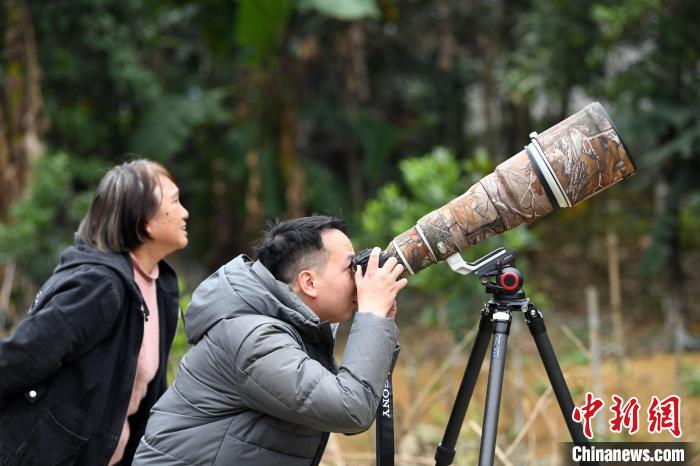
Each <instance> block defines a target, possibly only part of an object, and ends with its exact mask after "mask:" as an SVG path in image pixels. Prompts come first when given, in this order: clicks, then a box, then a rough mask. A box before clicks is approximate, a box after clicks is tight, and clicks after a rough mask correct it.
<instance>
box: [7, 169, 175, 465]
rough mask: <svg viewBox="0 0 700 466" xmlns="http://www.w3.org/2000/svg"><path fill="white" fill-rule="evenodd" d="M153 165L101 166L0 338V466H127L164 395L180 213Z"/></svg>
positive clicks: (169, 183) (168, 183)
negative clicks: (169, 259) (57, 253)
mask: <svg viewBox="0 0 700 466" xmlns="http://www.w3.org/2000/svg"><path fill="white" fill-rule="evenodd" d="M178 194H179V192H178V188H177V186H176V185H175V182H174V181H173V178H172V176H171V175H170V174H169V173H168V171H167V170H166V169H165V168H163V167H162V166H161V165H159V164H157V163H154V162H150V161H148V160H138V161H135V162H131V163H125V164H123V165H120V166H117V167H114V168H112V169H111V170H110V171H109V172H108V173H107V174H106V175H105V176H104V178H102V180H101V182H100V184H99V186H98V188H97V192H96V193H95V197H94V199H93V201H92V205H91V206H90V210H89V211H88V213H87V215H86V216H85V218H84V219H83V220H82V222H81V223H80V227H79V228H78V232H77V234H76V244H75V246H72V247H70V248H68V249H67V250H66V251H65V252H64V253H63V255H62V256H61V259H60V261H59V263H58V266H57V267H56V269H55V270H54V273H53V275H52V276H51V278H50V279H49V280H48V281H47V282H46V283H45V284H44V285H43V286H42V287H41V289H40V290H39V293H38V294H37V297H36V300H35V301H34V304H33V305H32V307H31V309H30V311H29V315H28V317H27V318H26V319H25V320H24V321H23V322H22V323H20V325H19V326H18V327H17V329H16V330H15V332H14V334H13V335H12V337H10V338H9V339H7V340H0V374H2V375H0V465H6V464H7V465H13V464H22V465H24V464H36V465H42V466H43V465H54V464H62V465H63V464H84V465H105V464H109V465H113V464H130V463H131V459H132V457H133V454H134V451H135V449H136V446H137V445H138V441H139V439H140V437H141V436H142V435H143V431H144V428H145V426H146V420H147V417H148V413H149V410H150V408H151V407H152V406H153V404H154V403H155V401H156V400H157V399H158V397H159V396H160V395H161V394H162V393H163V392H164V390H165V388H166V368H167V367H166V361H167V355H168V351H169V349H170V345H171V343H172V339H173V337H174V335H175V330H176V327H177V316H178V286H177V278H176V276H175V272H174V271H173V270H172V269H171V268H170V266H169V265H168V264H167V263H165V262H164V261H163V258H164V257H165V256H167V255H168V254H170V253H172V252H174V251H176V250H178V249H182V248H184V247H185V246H186V245H187V230H186V221H187V217H188V212H187V210H186V209H185V208H184V207H183V206H182V205H181V204H180V200H179V196H178Z"/></svg>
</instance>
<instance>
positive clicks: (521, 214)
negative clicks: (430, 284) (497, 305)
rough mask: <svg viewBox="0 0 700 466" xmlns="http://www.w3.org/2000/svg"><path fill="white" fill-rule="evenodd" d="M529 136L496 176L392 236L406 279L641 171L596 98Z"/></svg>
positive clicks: (394, 252)
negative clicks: (521, 148) (407, 276)
mask: <svg viewBox="0 0 700 466" xmlns="http://www.w3.org/2000/svg"><path fill="white" fill-rule="evenodd" d="M530 138H531V140H530V143H529V144H527V145H526V146H525V148H524V149H523V150H522V151H521V152H519V153H518V154H516V155H514V156H512V157H511V158H510V159H508V160H506V161H505V162H503V163H501V164H500V165H498V166H497V167H496V169H495V170H494V172H493V173H491V174H489V175H487V176H485V177H484V178H482V179H481V180H480V181H479V182H477V183H476V184H474V185H473V186H472V187H470V188H469V189H468V190H467V192H465V193H464V194H462V195H461V196H459V197H457V198H455V199H453V200H452V201H450V202H448V203H447V204H446V205H444V206H442V207H440V208H438V209H436V210H434V211H432V212H430V213H429V214H427V215H425V216H424V217H423V218H421V219H420V220H418V222H417V223H416V225H415V226H414V227H412V228H410V229H409V230H407V231H405V232H404V233H401V234H400V235H398V236H397V237H396V238H394V240H393V241H392V242H391V243H390V244H389V246H388V247H387V249H386V250H385V252H386V253H387V254H388V255H389V256H394V257H396V258H397V259H398V261H399V263H400V264H403V265H404V267H405V271H404V274H403V275H404V276H406V275H413V274H415V273H417V272H418V271H420V270H422V269H424V268H426V267H428V266H430V265H432V264H435V263H437V262H440V261H443V260H446V259H447V258H449V257H451V256H453V255H454V254H457V253H459V252H460V251H462V250H464V249H467V248H469V247H470V246H473V245H475V244H476V243H478V242H479V241H482V240H483V239H485V238H488V237H489V236H493V235H497V234H500V233H503V232H504V231H507V230H510V229H511V228H514V227H516V226H518V225H520V224H521V223H530V222H534V221H535V220H537V219H540V218H542V217H545V216H547V215H549V214H550V213H552V212H553V211H555V210H557V209H559V208H563V207H571V206H574V205H576V204H578V203H580V202H582V201H584V200H585V199H587V198H589V197H591V196H593V195H595V194H597V193H599V192H601V191H602V190H604V189H606V188H608V187H610V186H612V185H613V184H615V183H617V182H618V181H621V180H624V179H625V178H627V177H629V176H631V175H632V174H634V172H635V171H636V167H635V165H634V161H633V160H632V157H631V156H630V154H629V151H628V150H627V147H626V146H625V144H624V142H623V141H622V139H621V138H620V135H619V134H618V132H617V129H616V128H615V126H614V124H613V123H612V121H611V120H610V117H609V116H608V114H607V112H606V111H605V109H603V107H602V106H601V105H600V104H599V103H597V102H594V103H592V104H590V105H588V106H586V107H585V108H584V109H583V110H581V111H579V112H577V113H575V114H574V115H572V116H570V117H569V118H567V119H566V120H564V121H562V122H560V123H558V124H556V125H555V126H553V127H551V128H549V129H548V130H546V131H544V132H542V133H541V134H537V133H531V134H530Z"/></svg>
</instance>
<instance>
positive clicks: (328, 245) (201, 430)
mask: <svg viewBox="0 0 700 466" xmlns="http://www.w3.org/2000/svg"><path fill="white" fill-rule="evenodd" d="M344 230H345V224H344V223H343V222H342V221H341V220H338V219H335V218H331V217H323V216H316V217H305V218H298V219H294V220H289V221H286V222H282V223H278V224H277V225H275V226H273V227H272V228H271V229H270V230H269V231H268V232H267V233H266V235H265V237H264V239H263V240H262V241H261V243H260V244H259V246H258V248H257V252H258V257H259V260H258V261H257V262H252V261H251V260H250V259H249V258H247V257H246V256H238V257H237V258H235V259H234V260H232V261H231V262H229V263H228V264H226V265H224V266H223V267H221V268H220V269H219V270H218V271H217V272H216V273H215V274H213V275H212V276H210V277H209V278H207V279H206V280H205V281H204V282H203V283H202V284H201V285H200V286H199V287H198V288H197V289H196V290H195V292H194V295H193V296H192V303H191V304H190V306H189V308H188V310H187V314H186V315H185V330H186V332H187V336H188V338H189V340H190V342H191V343H192V344H194V347H193V348H191V349H190V351H189V352H188V353H187V354H186V355H185V356H184V358H183V359H182V361H181V363H180V369H179V371H178V374H177V377H176V379H175V382H174V384H173V385H172V386H171V387H170V389H168V391H167V392H166V393H165V395H164V396H163V397H162V398H161V399H160V400H159V401H158V403H157V404H156V406H154V408H153V410H152V413H151V418H150V420H149V422H148V426H147V427H146V433H145V435H144V437H143V438H142V439H141V443H140V445H139V449H138V451H137V454H136V457H135V460H134V464H137V465H145V464H148V465H154V464H157V465H161V464H162V465H165V464H168V465H172V464H182V465H184V464H236V465H256V466H260V465H271V466H272V465H274V466H277V465H292V466H293V465H309V464H318V463H319V461H320V459H321V455H322V454H323V450H324V448H325V445H326V442H327V440H328V436H329V433H328V432H344V433H356V432H362V431H364V430H366V429H368V428H369V426H370V425H371V423H372V420H373V416H374V414H375V411H376V409H377V405H378V402H379V397H380V394H381V389H382V385H383V382H384V381H385V380H386V378H387V375H388V373H389V370H390V366H391V361H392V356H393V351H394V348H395V346H396V338H397V335H398V329H397V328H396V325H395V324H394V321H393V317H394V315H395V313H396V308H395V298H396V294H397V293H398V292H399V290H401V289H402V288H403V287H404V286H406V279H405V278H404V279H401V280H398V281H397V279H398V277H399V275H400V274H401V272H403V266H402V265H399V264H397V262H396V259H394V258H390V259H388V260H387V262H386V263H385V264H384V266H383V267H379V266H378V262H379V252H380V251H379V248H375V249H374V250H373V252H372V255H371V257H370V260H369V264H368V266H367V271H366V273H365V274H364V275H363V273H362V270H361V269H358V270H357V271H355V272H354V274H353V267H352V259H353V257H354V250H353V247H352V244H351V243H350V240H349V239H348V237H347V236H346V235H345V233H344ZM356 307H357V309H358V312H357V314H356V316H355V320H354V322H353V325H352V329H351V331H350V336H349V338H348V341H347V345H346V349H345V353H344V355H343V359H342V362H341V364H340V366H339V367H337V366H336V364H335V362H334V360H333V341H334V340H333V330H334V325H333V324H336V323H338V322H342V321H345V320H347V319H349V318H350V317H351V315H352V312H353V310H354V309H355V308H356Z"/></svg>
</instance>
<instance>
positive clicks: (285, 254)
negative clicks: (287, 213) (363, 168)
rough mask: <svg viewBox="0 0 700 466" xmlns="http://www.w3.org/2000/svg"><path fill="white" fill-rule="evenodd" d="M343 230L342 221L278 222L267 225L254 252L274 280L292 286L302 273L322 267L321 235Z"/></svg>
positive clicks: (324, 218) (303, 219)
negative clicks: (329, 231) (325, 232)
mask: <svg viewBox="0 0 700 466" xmlns="http://www.w3.org/2000/svg"><path fill="white" fill-rule="evenodd" d="M346 227H347V225H346V223H345V222H344V221H343V220H341V219H338V218H335V217H327V216H324V215H315V216H312V217H300V218H295V219H292V220H285V221H279V220H278V221H275V222H272V223H270V224H269V225H268V229H267V231H265V234H264V236H263V239H262V240H261V241H260V243H258V245H257V246H256V247H255V250H256V252H257V254H258V259H259V260H260V262H261V263H262V264H263V265H264V266H265V267H266V268H267V270H269V271H270V272H271V273H272V275H274V276H275V278H276V279H277V280H279V281H282V282H285V283H289V284H291V283H292V282H293V281H294V279H295V278H296V276H297V274H298V273H299V272H301V271H302V270H304V269H308V268H311V267H313V266H321V265H325V260H326V259H327V255H326V252H327V251H326V250H325V248H324V247H323V240H322V239H321V233H323V232H324V231H327V230H340V231H342V232H345V229H346Z"/></svg>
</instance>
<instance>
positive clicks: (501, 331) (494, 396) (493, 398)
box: [479, 312, 511, 466]
mask: <svg viewBox="0 0 700 466" xmlns="http://www.w3.org/2000/svg"><path fill="white" fill-rule="evenodd" d="M499 315H500V316H502V318H503V320H498V318H497V316H499ZM505 316H507V319H506V317H505ZM510 318H511V316H510V313H505V312H498V313H496V314H494V320H495V324H494V334H493V347H492V350H491V366H490V367H489V384H488V388H487V389H486V405H485V408H484V425H483V427H482V429H481V448H480V452H479V466H492V465H493V457H494V454H495V452H496V433H497V431H498V414H499V410H500V406H501V389H502V387H503V372H504V370H505V367H506V348H507V346H508V332H509V331H510Z"/></svg>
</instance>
